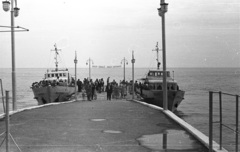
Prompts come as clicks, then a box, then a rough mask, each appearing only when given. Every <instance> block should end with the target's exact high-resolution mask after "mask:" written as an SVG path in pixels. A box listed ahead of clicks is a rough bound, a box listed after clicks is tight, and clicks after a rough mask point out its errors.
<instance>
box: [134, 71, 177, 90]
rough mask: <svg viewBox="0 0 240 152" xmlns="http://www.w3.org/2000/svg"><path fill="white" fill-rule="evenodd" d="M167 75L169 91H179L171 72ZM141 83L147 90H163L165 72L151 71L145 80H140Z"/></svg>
mask: <svg viewBox="0 0 240 152" xmlns="http://www.w3.org/2000/svg"><path fill="white" fill-rule="evenodd" d="M166 73H167V89H168V90H175V91H176V90H179V87H178V84H177V82H175V81H174V79H173V78H171V76H170V72H169V71H166ZM138 81H139V83H140V82H141V84H142V85H143V86H144V88H145V89H149V90H163V71H160V70H150V71H149V72H148V74H147V76H146V78H145V79H140V80H138Z"/></svg>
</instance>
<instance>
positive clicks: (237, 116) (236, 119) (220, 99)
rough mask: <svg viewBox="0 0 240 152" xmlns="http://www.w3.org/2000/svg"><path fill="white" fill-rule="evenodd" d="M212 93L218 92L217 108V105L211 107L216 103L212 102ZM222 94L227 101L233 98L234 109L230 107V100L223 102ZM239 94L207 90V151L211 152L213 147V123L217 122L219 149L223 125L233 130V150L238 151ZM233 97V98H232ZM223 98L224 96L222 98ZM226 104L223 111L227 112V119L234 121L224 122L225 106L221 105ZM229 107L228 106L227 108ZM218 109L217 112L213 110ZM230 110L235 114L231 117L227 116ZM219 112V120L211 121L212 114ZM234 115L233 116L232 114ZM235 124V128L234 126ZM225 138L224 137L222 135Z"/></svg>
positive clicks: (221, 142)
mask: <svg viewBox="0 0 240 152" xmlns="http://www.w3.org/2000/svg"><path fill="white" fill-rule="evenodd" d="M214 94H216V95H217V94H218V96H219V97H218V99H219V109H218V108H217V107H213V106H214V105H215V106H216V103H214V100H213V97H214ZM223 95H224V97H226V99H227V100H228V101H232V100H234V102H235V105H233V107H234V106H235V110H234V108H231V106H232V105H230V102H228V103H227V102H223V100H222V99H223ZM239 97H240V96H239V95H234V94H229V93H223V92H221V91H219V92H214V91H209V152H212V149H213V124H219V146H220V147H219V149H220V150H222V148H223V147H222V145H223V127H225V128H226V129H228V130H230V131H231V132H233V134H235V151H236V152H238V135H239V129H238V125H239ZM232 98H235V99H232ZM224 99H225V98H224ZM224 104H226V106H228V107H227V108H228V110H226V111H224V112H226V113H227V114H228V118H227V119H231V118H233V119H235V120H233V121H235V123H232V124H231V123H229V122H228V123H224V121H223V113H224V112H223V108H224V109H225V107H223V105H224ZM229 107H230V108H229ZM215 109H218V110H219V111H218V112H215V111H213V110H215ZM231 112H233V113H234V112H235V114H233V116H232V117H229V115H230V114H229V113H231ZM218 114H219V120H218V121H215V122H214V121H213V115H214V116H216V115H218ZM234 115H235V116H234ZM234 126H235V128H234ZM215 135H217V134H215ZM224 138H225V137H224Z"/></svg>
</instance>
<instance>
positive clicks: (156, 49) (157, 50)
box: [152, 42, 162, 69]
mask: <svg viewBox="0 0 240 152" xmlns="http://www.w3.org/2000/svg"><path fill="white" fill-rule="evenodd" d="M152 51H156V52H157V59H156V60H157V69H159V67H160V65H161V62H159V55H158V53H159V51H162V50H161V49H159V48H158V42H157V44H156V48H155V50H152Z"/></svg>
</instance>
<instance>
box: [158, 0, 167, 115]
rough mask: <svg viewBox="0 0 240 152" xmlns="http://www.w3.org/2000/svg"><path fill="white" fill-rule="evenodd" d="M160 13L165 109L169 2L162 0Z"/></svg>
mask: <svg viewBox="0 0 240 152" xmlns="http://www.w3.org/2000/svg"><path fill="white" fill-rule="evenodd" d="M160 6H161V7H160V8H158V15H159V16H160V17H162V54H163V109H164V110H167V109H168V101H167V80H166V40H165V13H166V12H167V10H168V4H167V3H165V2H164V0H161V3H160Z"/></svg>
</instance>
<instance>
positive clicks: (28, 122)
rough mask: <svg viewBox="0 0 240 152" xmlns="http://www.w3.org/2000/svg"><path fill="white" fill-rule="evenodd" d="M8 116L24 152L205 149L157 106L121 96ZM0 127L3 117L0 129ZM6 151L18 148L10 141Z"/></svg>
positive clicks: (199, 151) (203, 151) (196, 151)
mask: <svg viewBox="0 0 240 152" xmlns="http://www.w3.org/2000/svg"><path fill="white" fill-rule="evenodd" d="M10 121H11V122H10V124H11V125H10V132H11V135H12V137H13V138H14V140H15V141H16V143H17V144H18V146H19V148H20V149H21V151H23V152H151V151H154V152H157V151H165V150H167V151H168V152H176V151H177V152H207V151H208V149H207V148H206V147H205V146H204V145H202V144H201V143H200V142H199V141H198V140H196V139H195V138H194V137H192V136H191V135H189V134H188V133H187V132H186V131H185V130H184V129H183V128H182V127H180V126H179V125H178V124H177V123H176V122H174V121H172V120H171V119H170V118H168V117H167V116H166V115H165V114H163V113H162V112H161V111H159V110H157V109H153V108H150V107H147V106H144V105H142V104H139V103H136V102H132V101H127V100H121V99H119V100H116V99H113V100H111V101H107V100H93V101H80V100H79V101H76V102H70V103H65V104H58V105H49V106H43V107H41V108H36V109H32V110H26V111H22V112H18V113H15V114H14V115H11V119H10ZM4 131H5V123H4V121H3V119H2V120H1V121H0V133H3V132H4ZM3 139H4V135H1V136H0V142H1V141H2V140H3ZM0 151H1V152H2V151H3V152H4V151H5V143H4V144H3V145H2V146H1V147H0ZM10 151H11V152H12V151H14V152H15V151H18V149H17V147H16V146H15V144H14V143H13V142H12V141H11V143H10Z"/></svg>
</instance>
